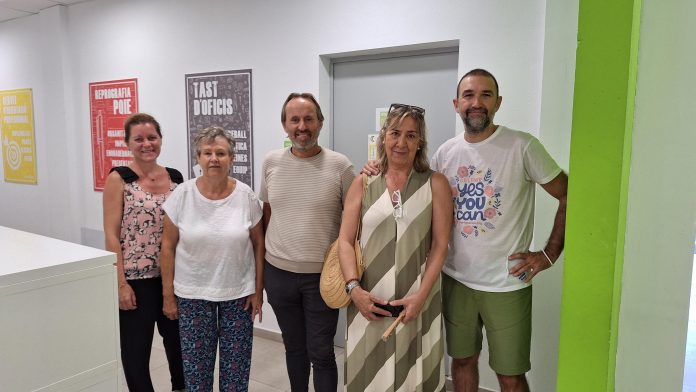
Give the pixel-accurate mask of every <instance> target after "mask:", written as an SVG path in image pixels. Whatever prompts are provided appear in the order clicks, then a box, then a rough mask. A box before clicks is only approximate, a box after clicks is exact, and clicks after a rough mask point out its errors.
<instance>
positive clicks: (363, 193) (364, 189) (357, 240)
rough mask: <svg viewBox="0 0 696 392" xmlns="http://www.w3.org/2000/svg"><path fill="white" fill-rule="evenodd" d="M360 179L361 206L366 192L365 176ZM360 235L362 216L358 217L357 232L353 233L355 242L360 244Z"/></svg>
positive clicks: (362, 175)
mask: <svg viewBox="0 0 696 392" xmlns="http://www.w3.org/2000/svg"><path fill="white" fill-rule="evenodd" d="M360 177H362V185H363V187H362V199H361V202H360V203H361V204H362V201H363V200H365V191H366V190H367V175H365V174H361V175H360ZM361 235H362V216H361V217H360V220H359V221H358V231H357V233H355V242H360V236H361Z"/></svg>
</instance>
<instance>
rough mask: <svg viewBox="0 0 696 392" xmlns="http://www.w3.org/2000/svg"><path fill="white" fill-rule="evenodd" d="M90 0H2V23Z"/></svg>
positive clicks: (0, 9) (0, 13)
mask: <svg viewBox="0 0 696 392" xmlns="http://www.w3.org/2000/svg"><path fill="white" fill-rule="evenodd" d="M84 1H89V0H0V22H4V21H7V20H11V19H17V18H21V17H23V16H29V15H34V14H38V13H39V11H41V10H43V9H46V8H50V7H53V6H55V5H60V4H62V5H70V4H76V3H82V2H84Z"/></svg>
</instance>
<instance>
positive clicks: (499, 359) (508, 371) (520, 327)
mask: <svg viewBox="0 0 696 392" xmlns="http://www.w3.org/2000/svg"><path fill="white" fill-rule="evenodd" d="M442 302H443V309H442V313H443V316H444V319H445V332H446V341H447V353H448V354H449V355H450V356H451V357H452V358H469V357H471V356H473V355H475V354H477V353H479V352H480V351H481V344H482V342H483V334H482V330H481V328H482V327H484V326H485V327H486V337H487V338H488V352H489V365H490V366H491V369H493V371H495V372H496V373H498V374H502V375H504V376H516V375H520V374H524V373H526V372H527V371H529V369H531V363H530V361H529V348H530V344H531V340H532V286H528V287H525V288H523V289H521V290H516V291H509V292H502V293H497V292H487V291H478V290H474V289H471V288H469V287H466V286H465V285H463V284H462V283H460V282H458V281H457V280H455V279H453V278H451V277H450V276H447V275H446V274H442Z"/></svg>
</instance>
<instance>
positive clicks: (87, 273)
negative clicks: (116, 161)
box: [0, 226, 119, 392]
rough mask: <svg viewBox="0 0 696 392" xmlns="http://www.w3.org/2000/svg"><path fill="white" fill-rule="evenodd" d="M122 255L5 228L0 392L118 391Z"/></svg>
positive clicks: (0, 270) (0, 253) (0, 250)
mask: <svg viewBox="0 0 696 392" xmlns="http://www.w3.org/2000/svg"><path fill="white" fill-rule="evenodd" d="M115 261H116V256H115V255H114V254H113V253H111V252H106V251H103V250H99V249H94V248H89V247H86V246H82V245H77V244H73V243H69V242H65V241H60V240H56V239H53V238H48V237H43V236H40V235H36V234H31V233H26V232H22V231H18V230H14V229H9V228H6V227H2V226H0V390H1V391H13V392H14V391H20V392H21V391H82V390H85V391H116V390H117V388H118V382H117V380H118V360H117V355H118V352H119V351H118V336H117V334H118V304H117V292H116V268H115V267H114V266H113V263H114V262H115Z"/></svg>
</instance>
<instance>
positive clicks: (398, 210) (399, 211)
mask: <svg viewBox="0 0 696 392" xmlns="http://www.w3.org/2000/svg"><path fill="white" fill-rule="evenodd" d="M391 201H392V204H393V205H394V219H399V218H403V216H404V206H403V204H401V192H400V191H399V190H398V189H397V190H395V191H394V193H392V197H391Z"/></svg>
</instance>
